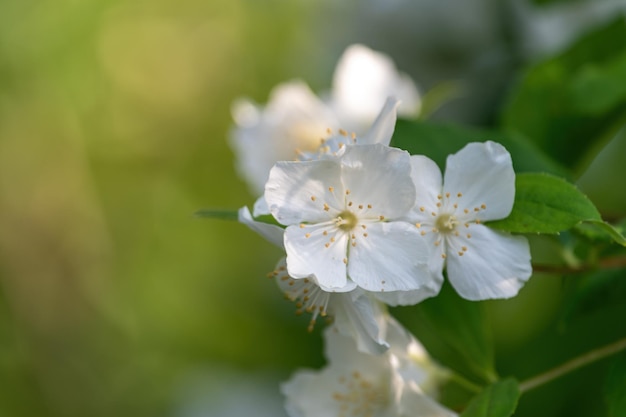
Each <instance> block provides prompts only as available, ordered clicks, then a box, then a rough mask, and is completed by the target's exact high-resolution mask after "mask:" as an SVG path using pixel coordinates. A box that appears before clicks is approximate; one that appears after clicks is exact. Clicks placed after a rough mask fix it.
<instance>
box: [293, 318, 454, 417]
mask: <svg viewBox="0 0 626 417" xmlns="http://www.w3.org/2000/svg"><path fill="white" fill-rule="evenodd" d="M387 333H388V334H387V337H388V340H389V341H390V343H391V346H392V347H391V349H389V351H387V353H385V354H383V355H379V356H371V355H367V354H364V353H361V352H358V351H357V350H356V349H355V344H354V341H353V340H352V339H351V338H348V337H345V336H343V335H342V334H340V333H339V332H338V331H336V329H334V328H333V327H329V328H328V329H326V332H325V340H326V357H327V359H328V365H327V366H326V367H325V368H323V369H322V370H321V371H310V370H301V371H298V372H296V374H295V375H294V376H293V377H292V378H291V380H290V381H288V382H286V383H284V384H283V385H282V386H281V391H282V392H283V394H284V395H285V397H286V404H285V408H286V409H287V412H288V414H289V415H290V416H291V417H319V416H354V417H359V416H363V417H400V416H403V417H404V416H420V417H452V416H456V414H455V413H453V412H452V411H450V410H448V409H446V408H445V407H443V406H442V405H440V404H438V403H437V402H436V401H435V400H434V399H433V398H431V397H430V396H429V393H428V392H426V391H425V389H424V387H430V388H432V389H433V390H435V391H436V388H437V386H438V385H439V381H440V380H441V379H442V377H443V376H444V375H445V372H444V371H443V370H440V368H438V367H437V365H435V364H433V363H432V361H431V360H430V359H429V358H428V355H427V354H426V352H425V351H424V349H423V348H422V346H421V345H420V344H419V343H418V342H417V341H416V340H415V339H414V338H413V337H412V336H411V335H410V334H408V332H406V330H404V329H403V328H402V327H401V326H400V325H399V324H398V323H397V322H396V321H395V320H393V319H391V320H390V322H389V328H388V332H387ZM424 364H425V365H426V366H423V365H424ZM433 370H435V371H434V372H433Z"/></svg>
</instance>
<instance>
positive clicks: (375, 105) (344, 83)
mask: <svg viewBox="0 0 626 417" xmlns="http://www.w3.org/2000/svg"><path fill="white" fill-rule="evenodd" d="M388 96H394V97H396V98H398V99H399V100H400V103H401V104H400V107H399V108H398V114H400V115H401V116H406V117H415V116H417V114H418V113H419V110H420V105H421V101H420V95H419V92H418V91H417V87H416V86H415V83H413V81H412V80H411V79H410V78H409V77H408V76H407V75H406V74H402V73H399V72H398V70H397V69H396V66H395V64H394V62H393V60H392V59H391V58H389V57H388V56H387V55H385V54H383V53H380V52H376V51H373V50H371V49H370V48H368V47H366V46H364V45H360V44H355V45H351V46H349V47H348V48H347V49H346V50H345V52H344V53H343V55H342V56H341V58H340V59H339V62H337V67H336V68H335V73H334V75H333V90H332V100H331V105H332V107H333V109H334V110H335V112H336V114H337V115H338V117H339V120H341V122H342V123H343V126H344V127H347V128H350V129H355V130H359V129H360V128H362V127H364V126H367V125H369V123H371V121H372V120H373V119H374V117H376V115H377V114H378V111H379V110H380V107H381V106H382V105H383V103H384V102H385V99H386V98H387V97H388Z"/></svg>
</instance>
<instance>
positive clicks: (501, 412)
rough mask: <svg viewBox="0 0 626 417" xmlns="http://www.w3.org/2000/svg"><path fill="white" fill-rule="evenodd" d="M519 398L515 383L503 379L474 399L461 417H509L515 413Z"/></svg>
mask: <svg viewBox="0 0 626 417" xmlns="http://www.w3.org/2000/svg"><path fill="white" fill-rule="evenodd" d="M519 397H520V390H519V387H518V385H517V382H516V381H515V380H514V379H511V378H507V379H503V380H501V381H498V382H496V383H494V384H492V385H490V386H488V387H487V388H485V389H484V390H483V392H481V393H480V394H478V395H477V396H476V397H474V399H473V400H472V401H471V402H470V403H469V405H468V406H467V408H466V409H465V411H463V413H462V414H461V417H509V416H511V415H513V413H514V412H515V409H516V408H517V401H518V400H519Z"/></svg>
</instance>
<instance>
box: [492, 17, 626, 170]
mask: <svg viewBox="0 0 626 417" xmlns="http://www.w3.org/2000/svg"><path fill="white" fill-rule="evenodd" d="M625 72H626V20H625V19H624V18H623V17H620V18H619V19H617V20H615V21H614V22H613V23H612V24H610V25H608V26H606V27H603V28H601V29H599V30H596V31H594V32H592V33H590V34H589V35H587V36H585V37H584V38H582V39H581V40H580V41H578V42H577V43H576V44H575V45H573V46H572V47H571V48H570V49H568V50H567V51H565V52H564V53H562V54H560V55H557V56H555V57H553V58H550V59H548V60H546V61H544V62H542V63H540V64H538V65H536V66H535V67H533V68H531V69H530V70H529V71H528V72H527V73H526V74H525V75H524V77H523V79H522V81H521V83H520V84H519V85H518V86H517V88H516V89H515V90H514V91H513V93H512V94H511V97H510V100H509V104H508V106H507V108H506V109H505V111H504V113H503V125H504V126H505V127H506V128H509V129H513V130H517V131H519V132H522V133H524V134H525V135H526V136H527V137H529V138H530V139H531V140H532V141H533V142H534V143H535V144H537V145H538V146H539V147H540V148H542V149H544V150H545V151H546V152H547V153H548V154H549V155H551V156H552V157H553V158H554V159H556V160H557V161H559V162H561V163H563V164H565V165H568V166H576V165H578V164H580V163H581V162H584V158H585V155H586V153H587V152H589V151H590V150H592V149H593V148H594V147H596V146H597V145H598V144H601V143H603V142H604V141H605V140H606V139H607V138H608V137H609V135H611V134H613V133H615V131H616V129H618V128H619V127H621V126H622V125H623V123H624V121H625V120H626V77H624V74H625Z"/></svg>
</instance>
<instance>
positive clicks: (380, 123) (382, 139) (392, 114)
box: [357, 97, 400, 146]
mask: <svg viewBox="0 0 626 417" xmlns="http://www.w3.org/2000/svg"><path fill="white" fill-rule="evenodd" d="M399 105H400V102H399V101H398V100H397V99H396V98H395V97H389V98H387V100H386V101H385V105H384V106H383V108H382V110H381V111H380V113H379V114H378V117H376V120H374V123H372V126H371V127H370V128H369V130H368V131H367V133H366V134H365V135H363V136H360V137H358V138H357V143H358V144H360V145H373V144H375V143H380V144H381V145H385V146H388V145H389V142H391V137H392V136H393V131H394V130H395V128H396V119H397V114H396V113H397V110H398V106H399Z"/></svg>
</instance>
